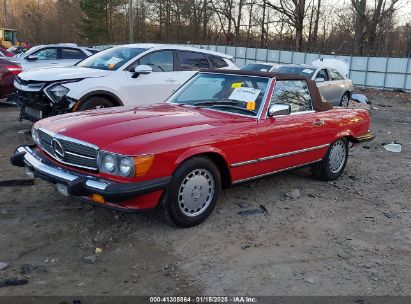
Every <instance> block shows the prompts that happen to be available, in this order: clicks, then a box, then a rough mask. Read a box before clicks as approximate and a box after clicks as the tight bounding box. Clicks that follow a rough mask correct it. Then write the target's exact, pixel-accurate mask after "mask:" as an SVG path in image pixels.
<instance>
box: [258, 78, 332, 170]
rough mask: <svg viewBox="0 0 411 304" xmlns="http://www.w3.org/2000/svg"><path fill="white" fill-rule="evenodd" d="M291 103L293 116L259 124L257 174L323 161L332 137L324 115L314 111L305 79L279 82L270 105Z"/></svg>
mask: <svg viewBox="0 0 411 304" xmlns="http://www.w3.org/2000/svg"><path fill="white" fill-rule="evenodd" d="M272 104H288V105H290V107H291V113H290V114H288V115H278V116H273V117H269V116H268V115H267V116H266V117H263V118H262V119H260V120H259V122H258V153H259V155H258V162H257V168H256V170H257V174H258V175H260V174H266V173H269V172H275V171H281V170H283V169H287V168H291V167H295V166H300V165H303V164H309V163H312V162H314V161H317V160H319V159H321V158H322V155H323V154H324V152H325V149H327V141H328V136H326V135H325V133H324V132H326V129H325V125H326V122H325V120H324V116H323V115H322V114H321V113H317V112H315V111H314V110H313V105H312V100H311V95H310V91H309V88H308V85H307V82H306V81H305V80H277V81H276V84H275V89H274V91H273V94H272V97H271V100H270V105H272Z"/></svg>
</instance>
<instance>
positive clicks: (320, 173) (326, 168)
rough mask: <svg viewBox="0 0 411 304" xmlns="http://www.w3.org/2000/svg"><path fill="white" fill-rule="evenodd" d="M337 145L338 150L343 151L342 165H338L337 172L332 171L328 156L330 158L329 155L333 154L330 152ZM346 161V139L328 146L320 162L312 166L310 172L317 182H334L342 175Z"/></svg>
mask: <svg viewBox="0 0 411 304" xmlns="http://www.w3.org/2000/svg"><path fill="white" fill-rule="evenodd" d="M337 145H338V147H339V148H341V149H342V148H343V149H344V153H345V157H344V160H343V161H342V163H340V165H339V167H338V170H332V169H331V160H330V156H331V153H333V152H332V150H333V149H334V148H335V147H336V146H337ZM347 160H348V141H347V139H346V138H340V139H338V140H336V141H335V142H333V143H332V144H331V145H330V147H329V149H328V151H327V153H326V154H325V156H324V158H323V159H322V161H321V162H319V163H316V164H314V165H312V166H311V170H312V173H313V175H314V177H316V178H317V179H319V180H323V181H332V180H336V179H337V178H339V177H340V175H341V174H342V173H343V171H344V169H345V166H346V164H347ZM335 169H337V168H335Z"/></svg>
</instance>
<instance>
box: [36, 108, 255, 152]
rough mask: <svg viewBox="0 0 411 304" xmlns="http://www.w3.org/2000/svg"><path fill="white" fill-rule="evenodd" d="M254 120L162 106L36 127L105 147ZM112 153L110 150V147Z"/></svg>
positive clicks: (76, 116)
mask: <svg viewBox="0 0 411 304" xmlns="http://www.w3.org/2000/svg"><path fill="white" fill-rule="evenodd" d="M250 119H251V118H247V117H244V118H242V117H241V116H238V115H236V116H234V115H232V114H228V113H222V112H216V111H210V110H206V109H197V108H192V107H187V106H178V105H172V104H168V103H159V104H155V105H150V106H145V107H118V108H109V109H101V110H91V111H85V112H77V113H70V114H65V115H59V116H54V117H49V118H46V119H43V120H40V121H39V122H37V123H36V124H35V126H36V127H39V128H44V129H46V130H48V131H52V132H54V133H58V134H60V135H64V136H68V137H71V138H75V139H77V140H81V141H84V142H87V143H91V144H94V145H96V146H98V147H100V148H103V149H104V147H105V146H106V145H108V144H110V143H113V142H117V141H121V140H123V139H128V138H131V137H136V136H141V135H147V137H151V138H154V137H155V134H154V133H156V132H169V133H170V132H171V133H172V131H173V130H177V129H178V130H179V131H177V133H178V132H181V133H184V134H187V133H189V132H191V131H193V130H196V131H197V130H202V129H205V128H215V127H217V126H221V125H225V124H232V123H233V121H243V120H250ZM108 150H110V147H108Z"/></svg>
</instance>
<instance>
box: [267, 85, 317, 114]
mask: <svg viewBox="0 0 411 304" xmlns="http://www.w3.org/2000/svg"><path fill="white" fill-rule="evenodd" d="M275 79H276V78H275ZM278 81H305V83H306V84H307V89H308V93H309V94H310V102H311V108H312V110H306V111H299V112H294V113H293V112H291V113H290V114H287V115H277V116H276V117H282V116H290V115H301V114H309V113H315V110H314V104H313V97H312V95H311V91H310V88H309V87H308V83H307V80H304V79H294V80H292V79H285V80H278V79H276V81H275V86H274V88H273V91H272V94H271V98H272V97H273V95H274V91H275V88H276V87H277V82H278ZM271 98H270V100H269V101H268V105H267V110H266V114H265V119H268V118H270V116H269V114H268V111H269V108H270V104H271Z"/></svg>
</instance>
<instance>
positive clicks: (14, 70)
mask: <svg viewBox="0 0 411 304" xmlns="http://www.w3.org/2000/svg"><path fill="white" fill-rule="evenodd" d="M4 68H5V69H7V70H8V71H9V72H11V73H12V74H14V75H17V74H20V73H21V66H19V65H6V66H4Z"/></svg>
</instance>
